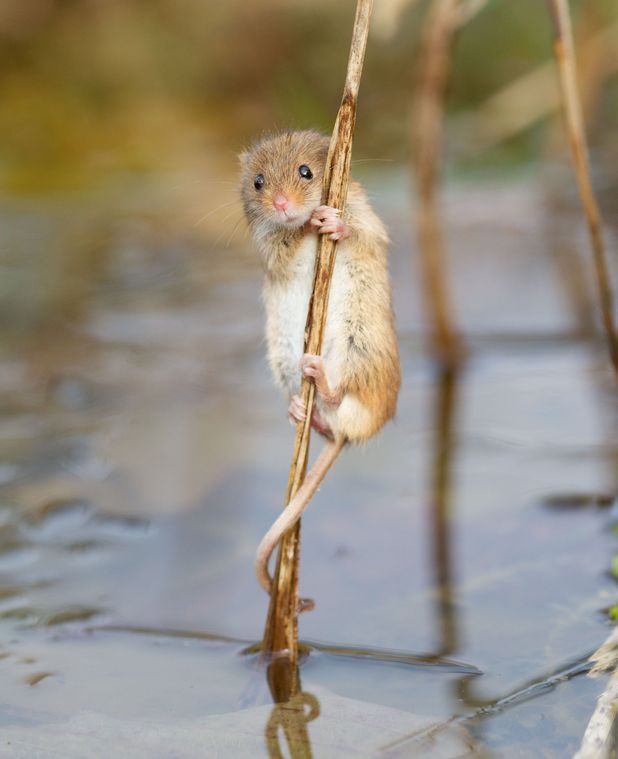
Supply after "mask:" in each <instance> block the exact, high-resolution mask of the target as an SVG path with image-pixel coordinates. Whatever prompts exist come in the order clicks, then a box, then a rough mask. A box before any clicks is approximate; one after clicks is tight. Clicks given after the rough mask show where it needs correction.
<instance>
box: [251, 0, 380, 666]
mask: <svg viewBox="0 0 618 759" xmlns="http://www.w3.org/2000/svg"><path fill="white" fill-rule="evenodd" d="M372 7H373V0H357V5H356V16H355V19H354V28H353V32H352V43H351V46H350V56H349V59H348V70H347V75H346V81H345V86H344V90H343V98H342V100H341V105H340V107H339V111H338V113H337V119H336V121H335V127H334V130H333V135H332V138H331V142H330V147H329V151H328V157H327V160H326V170H325V173H324V183H323V186H322V203H324V204H326V205H329V206H333V207H334V208H340V209H341V210H342V211H343V210H344V208H345V203H346V199H347V193H348V180H349V176H350V159H351V155H352V135H353V132H354V123H355V120H356V101H357V97H358V89H359V85H360V78H361V73H362V68H363V59H364V56H365V48H366V46H367V35H368V32H369V20H370V17H371V11H372ZM336 249H337V243H336V242H334V241H333V240H330V239H328V237H327V236H326V235H320V236H319V238H318V248H317V255H316V269H315V279H314V284H313V293H312V295H311V300H310V302H309V313H308V315H307V324H306V327H305V352H306V353H314V354H320V353H321V350H322V338H323V335H324V328H325V325H326V311H327V306H328V294H329V289H330V280H331V276H332V272H333V267H334V264H335V253H336ZM301 397H302V399H303V402H304V403H305V404H306V408H307V417H306V419H305V422H304V423H302V424H298V425H297V428H296V437H295V440H294V452H293V456H292V464H291V466H290V473H289V477H288V487H287V493H286V505H287V503H289V501H290V499H291V498H292V497H293V496H294V494H295V493H296V492H297V491H298V489H299V487H300V486H301V484H302V482H303V479H304V476H305V472H306V469H307V457H308V454H309V439H310V434H311V409H312V407H313V398H314V385H313V383H312V382H309V381H308V380H306V379H303V382H302V386H301ZM299 556H300V523H298V524H297V525H296V526H295V527H294V528H292V529H291V530H290V531H289V532H288V533H286V534H285V535H284V536H283V538H282V539H281V544H280V547H279V552H278V555H277V565H276V571H275V575H274V580H273V590H272V594H271V598H270V606H269V610H268V617H267V620H266V628H265V630H264V638H263V642H262V651H263V653H266V654H269V653H278V652H282V653H284V654H285V656H286V658H288V659H289V662H290V665H291V666H292V667H294V666H295V665H296V663H297V660H298V617H297V614H298V606H299V596H298V572H299Z"/></svg>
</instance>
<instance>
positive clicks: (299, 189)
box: [240, 131, 329, 229]
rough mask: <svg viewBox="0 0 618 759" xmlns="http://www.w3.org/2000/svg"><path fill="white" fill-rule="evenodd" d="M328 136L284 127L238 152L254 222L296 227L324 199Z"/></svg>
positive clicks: (243, 188)
mask: <svg viewBox="0 0 618 759" xmlns="http://www.w3.org/2000/svg"><path fill="white" fill-rule="evenodd" d="M328 144H329V139H328V137H325V136H324V135H322V134H319V133H318V132H313V131H305V132H283V133H282V134H278V135H275V136H273V137H267V138H266V139H264V140H261V141H260V142H257V143H256V144H255V145H253V146H252V147H251V148H250V149H249V150H248V151H247V152H245V153H242V154H241V156H240V175H241V196H242V202H243V206H244V209H245V213H246V215H247V218H248V219H249V221H250V222H253V223H264V222H266V223H267V224H268V225H269V226H272V227H287V228H289V229H294V228H296V227H302V225H303V224H304V223H305V222H307V221H309V218H310V217H311V214H312V212H313V211H314V209H315V208H317V206H319V205H320V198H321V194H322V178H323V176H324V166H325V164H326V156H327V153H328Z"/></svg>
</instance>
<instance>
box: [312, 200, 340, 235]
mask: <svg viewBox="0 0 618 759" xmlns="http://www.w3.org/2000/svg"><path fill="white" fill-rule="evenodd" d="M309 223H310V225H311V226H312V228H313V229H315V231H316V232H317V233H318V234H319V235H328V236H329V238H330V239H331V240H345V239H346V238H347V237H349V236H350V227H349V226H348V225H347V224H346V223H345V221H343V219H342V218H341V211H340V210H339V209H338V208H331V206H318V207H317V208H316V209H315V211H314V212H313V213H312V214H311V219H310V220H309Z"/></svg>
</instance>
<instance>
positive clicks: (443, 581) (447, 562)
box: [429, 369, 458, 656]
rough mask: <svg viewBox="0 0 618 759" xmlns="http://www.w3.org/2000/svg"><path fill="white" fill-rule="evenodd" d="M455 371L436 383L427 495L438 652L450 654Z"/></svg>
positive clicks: (453, 644) (453, 640)
mask: <svg viewBox="0 0 618 759" xmlns="http://www.w3.org/2000/svg"><path fill="white" fill-rule="evenodd" d="M457 379H458V377H457V374H456V372H455V371H454V370H452V369H449V370H445V371H443V372H442V373H441V375H440V380H439V382H438V383H437V386H436V400H435V406H434V414H435V420H436V423H435V430H436V433H435V442H434V452H433V461H432V464H431V485H432V492H431V498H430V499H429V504H430V513H429V520H430V524H431V531H432V547H433V567H434V587H435V591H436V598H437V604H436V617H437V620H438V632H437V635H436V640H438V641H439V644H438V649H437V652H436V653H437V655H439V656H443V655H448V654H451V653H452V652H453V651H455V650H456V648H457V619H456V609H455V604H454V601H453V575H452V562H451V540H450V517H451V479H452V478H451V475H452V469H453V451H454V441H453V435H454V427H455V424H454V416H455V405H456V393H457Z"/></svg>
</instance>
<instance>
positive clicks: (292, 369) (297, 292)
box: [264, 236, 350, 421]
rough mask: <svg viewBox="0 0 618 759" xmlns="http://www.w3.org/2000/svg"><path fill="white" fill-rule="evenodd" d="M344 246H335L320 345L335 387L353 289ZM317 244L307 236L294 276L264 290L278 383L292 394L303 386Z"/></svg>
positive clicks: (298, 257) (272, 354)
mask: <svg viewBox="0 0 618 759" xmlns="http://www.w3.org/2000/svg"><path fill="white" fill-rule="evenodd" d="M345 247H346V246H345V244H342V243H340V244H339V249H338V251H337V258H336V260H335V269H334V271H333V278H332V282H331V288H330V295H329V302H328V317H327V321H326V332H325V335H324V345H323V349H322V356H323V358H324V365H325V369H326V376H327V379H328V383H329V385H330V386H331V387H332V388H335V387H337V384H338V382H339V378H340V363H339V361H340V357H341V356H343V355H344V350H345V335H344V330H343V325H344V313H345V301H346V296H347V294H348V292H349V288H350V282H349V276H348V272H347V268H346V266H345V256H346V250H345ZM316 248H317V238H316V237H314V236H307V238H306V239H305V240H304V241H303V242H302V243H301V245H300V248H299V250H298V252H297V254H296V258H295V262H294V269H293V272H292V275H291V277H290V278H289V279H288V280H287V281H286V282H284V283H277V282H270V281H269V282H267V284H266V288H265V291H264V301H265V304H266V312H267V320H266V337H267V342H268V355H269V359H270V364H271V367H272V370H273V374H274V376H275V379H276V381H277V383H278V384H279V385H280V386H281V387H282V388H284V389H285V390H287V392H288V394H289V395H290V396H291V395H293V394H295V393H297V392H298V390H299V387H300V381H301V375H300V360H301V358H302V355H303V344H304V332H305V322H306V319H307V309H308V307H309V298H310V296H311V289H312V286H313V276H314V268H315V254H316ZM340 343H341V344H340ZM339 344H340V345H339ZM333 421H334V420H333Z"/></svg>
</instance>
